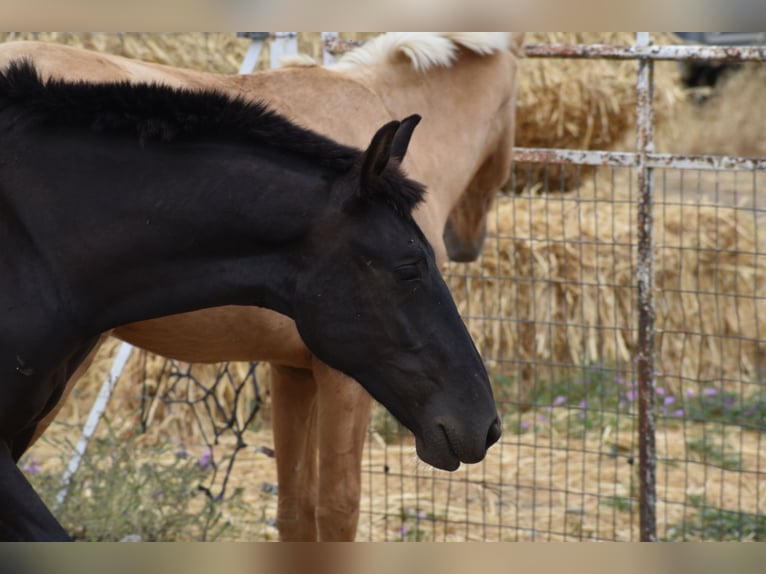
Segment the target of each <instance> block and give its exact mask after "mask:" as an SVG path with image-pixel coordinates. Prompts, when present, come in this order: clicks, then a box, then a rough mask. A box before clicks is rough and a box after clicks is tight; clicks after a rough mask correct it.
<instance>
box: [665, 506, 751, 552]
mask: <svg viewBox="0 0 766 574" xmlns="http://www.w3.org/2000/svg"><path fill="white" fill-rule="evenodd" d="M689 503H690V504H691V505H692V506H693V507H694V508H696V509H697V516H696V517H693V518H689V519H687V520H684V521H683V522H680V523H677V524H674V525H672V526H670V527H668V530H667V536H666V537H665V541H667V542H677V541H686V540H717V541H721V542H724V541H731V540H739V541H745V540H750V541H756V542H762V541H764V540H766V515H763V514H753V513H750V512H741V511H733V510H724V509H722V508H716V507H713V506H708V505H707V504H706V502H705V498H704V497H702V496H690V497H689Z"/></svg>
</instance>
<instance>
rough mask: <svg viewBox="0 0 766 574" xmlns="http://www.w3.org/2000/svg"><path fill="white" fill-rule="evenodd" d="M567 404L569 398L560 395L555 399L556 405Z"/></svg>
mask: <svg viewBox="0 0 766 574" xmlns="http://www.w3.org/2000/svg"><path fill="white" fill-rule="evenodd" d="M565 402H567V398H566V397H565V396H564V395H559V396H557V397H556V398H555V399H553V404H554V405H563V404H564V403H565Z"/></svg>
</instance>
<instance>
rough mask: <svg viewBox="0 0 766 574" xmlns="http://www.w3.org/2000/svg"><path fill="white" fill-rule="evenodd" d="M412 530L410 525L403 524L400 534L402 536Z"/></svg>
mask: <svg viewBox="0 0 766 574" xmlns="http://www.w3.org/2000/svg"><path fill="white" fill-rule="evenodd" d="M409 531H410V527H409V526H402V529H401V530H400V531H399V534H401V535H402V536H407V533H408V532H409Z"/></svg>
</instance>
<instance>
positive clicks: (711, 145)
mask: <svg viewBox="0 0 766 574" xmlns="http://www.w3.org/2000/svg"><path fill="white" fill-rule="evenodd" d="M764 89H766V66H765V65H763V64H762V63H748V64H744V65H743V66H742V69H740V70H737V71H734V72H732V73H728V74H726V75H725V76H723V78H722V79H721V80H720V81H719V82H718V84H716V86H715V88H714V89H713V90H712V92H711V95H710V97H709V98H708V99H707V100H705V101H703V102H702V103H698V102H697V101H695V100H694V99H693V98H688V99H687V101H685V102H683V104H682V105H681V106H680V107H679V109H678V110H677V117H676V118H675V121H673V122H664V123H663V124H662V125H661V126H660V127H659V129H658V131H657V147H658V149H659V150H660V151H663V152H667V153H701V154H720V155H739V156H756V157H766V138H764V137H763V133H764V129H766V108H765V107H764V106H762V105H758V102H760V100H761V98H762V97H763V92H764Z"/></svg>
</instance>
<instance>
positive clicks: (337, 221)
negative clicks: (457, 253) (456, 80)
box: [294, 116, 500, 470]
mask: <svg viewBox="0 0 766 574" xmlns="http://www.w3.org/2000/svg"><path fill="white" fill-rule="evenodd" d="M418 119H419V118H418V117H417V116H412V117H410V118H407V119H406V120H404V121H403V122H401V123H400V122H391V123H389V124H386V125H385V126H383V127H382V128H381V129H380V130H379V131H378V132H377V133H376V134H375V137H374V138H373V140H372V143H371V144H370V146H369V148H368V149H367V150H366V151H365V152H364V153H363V154H362V156H361V158H360V160H359V161H358V162H357V163H356V165H355V166H354V167H353V168H352V169H351V170H350V171H349V172H348V173H347V174H345V175H344V176H343V177H341V178H340V179H338V180H337V181H335V182H333V184H332V190H331V196H332V200H331V201H330V204H329V205H328V206H327V208H326V209H325V211H324V213H323V214H322V215H321V216H320V217H318V218H317V221H316V223H315V224H314V225H313V227H312V229H311V231H310V233H309V234H308V236H307V244H306V257H305V258H304V262H303V267H302V269H301V271H300V276H299V277H298V279H297V283H296V292H295V304H294V318H295V321H296V324H297V326H298V330H299V332H300V334H301V336H302V338H303V340H304V341H305V342H306V344H307V346H308V347H309V348H310V349H311V350H312V352H314V353H315V354H316V355H317V356H318V357H319V358H320V359H322V360H323V361H324V362H326V363H327V364H329V365H330V366H332V367H335V368H337V369H339V370H341V371H343V372H345V373H347V374H348V375H350V376H352V377H354V378H355V379H356V380H358V381H359V382H360V383H361V384H362V385H363V386H364V387H365V388H366V389H367V391H368V392H369V393H370V394H371V395H372V396H373V397H374V398H375V399H377V400H378V401H380V402H381V403H382V404H383V405H384V406H385V407H386V408H388V410H389V411H390V412H391V413H392V414H393V415H394V416H395V417H396V418H397V419H398V420H399V421H400V422H402V423H403V424H404V425H405V426H406V427H407V428H409V429H410V430H411V431H412V432H413V433H414V434H415V437H416V440H417V452H418V455H419V456H420V458H422V459H423V460H424V461H426V462H428V463H429V464H432V465H433V466H436V467H439V468H443V469H448V470H453V469H455V468H457V467H458V466H459V463H460V462H477V461H479V460H481V459H482V458H483V457H484V455H485V452H486V450H487V448H488V447H489V446H490V445H491V444H493V443H494V442H495V441H496V440H498V438H499V437H500V422H499V419H498V417H497V411H496V407H495V403H494V400H493V397H492V391H491V389H490V385H489V380H488V377H487V373H486V370H485V368H484V364H483V362H482V359H481V357H480V356H479V353H478V351H477V350H476V347H475V346H474V344H473V341H472V340H471V337H470V335H469V334H468V331H467V329H466V328H465V325H464V324H463V321H462V319H461V317H460V315H459V314H458V312H457V309H456V307H455V304H454V302H453V300H452V297H451V295H450V292H449V290H448V288H447V285H446V284H445V283H444V280H443V279H442V276H441V274H440V272H439V270H438V268H437V266H436V263H435V260H434V255H433V250H432V249H431V246H430V245H429V243H428V241H427V240H426V238H425V237H424V235H423V234H422V232H421V231H420V229H419V227H418V226H417V225H416V223H415V221H414V220H413V218H412V215H411V211H412V208H413V207H414V206H415V205H416V204H417V203H418V202H419V201H420V200H421V198H422V194H423V189H422V187H421V186H419V185H418V184H416V183H415V182H413V181H411V180H408V179H406V178H405V177H403V175H402V174H401V171H400V169H399V161H401V159H402V158H403V157H404V154H405V151H406V148H407V145H408V142H409V138H410V135H411V133H412V130H413V129H414V127H415V125H416V124H417V121H418Z"/></svg>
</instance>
